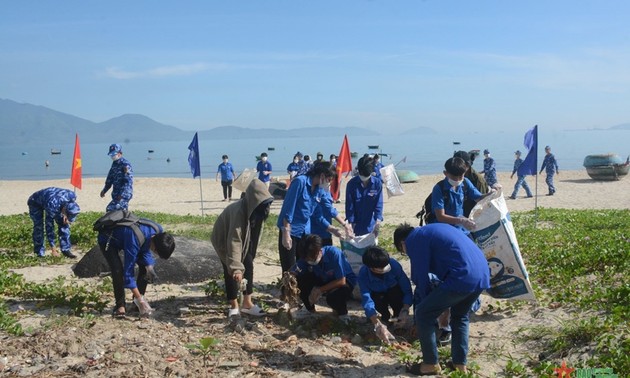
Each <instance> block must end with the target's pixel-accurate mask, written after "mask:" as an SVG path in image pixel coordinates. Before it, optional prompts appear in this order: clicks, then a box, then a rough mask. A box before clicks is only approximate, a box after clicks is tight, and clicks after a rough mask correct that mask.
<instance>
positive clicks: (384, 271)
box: [358, 246, 412, 344]
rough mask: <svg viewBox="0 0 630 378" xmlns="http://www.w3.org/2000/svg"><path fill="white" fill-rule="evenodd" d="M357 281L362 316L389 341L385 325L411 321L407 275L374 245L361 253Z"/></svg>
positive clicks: (410, 299) (377, 333)
mask: <svg viewBox="0 0 630 378" xmlns="http://www.w3.org/2000/svg"><path fill="white" fill-rule="evenodd" d="M358 281H359V288H360V289H361V303H362V305H363V310H364V311H365V316H367V318H368V319H370V321H371V322H372V324H373V325H374V332H375V333H376V336H378V338H379V339H381V341H383V342H384V343H388V344H389V343H390V341H391V340H393V339H394V337H393V336H392V334H391V333H390V332H389V331H388V330H387V326H386V324H388V323H396V324H395V325H396V327H408V326H410V325H411V323H412V320H411V317H410V316H409V307H410V306H411V304H412V292H411V283H410V282H409V277H407V275H406V274H405V272H404V271H403V269H402V266H401V265H400V263H399V262H398V261H396V260H395V259H393V258H391V257H389V254H388V253H387V251H385V250H384V249H383V248H380V247H377V246H373V247H369V248H368V249H367V250H366V251H365V253H364V254H363V266H362V267H361V269H360V270H359V280H358ZM390 307H391V309H392V312H393V317H391V316H392V313H390V310H389V309H390ZM379 314H380V320H379ZM381 321H382V322H383V323H385V324H383V323H381Z"/></svg>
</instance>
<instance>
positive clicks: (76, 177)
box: [70, 134, 82, 189]
mask: <svg viewBox="0 0 630 378" xmlns="http://www.w3.org/2000/svg"><path fill="white" fill-rule="evenodd" d="M81 166H82V164H81V146H79V134H76V138H75V140H74V156H73V157H72V174H71V175H70V184H72V186H74V187H76V188H79V189H81Z"/></svg>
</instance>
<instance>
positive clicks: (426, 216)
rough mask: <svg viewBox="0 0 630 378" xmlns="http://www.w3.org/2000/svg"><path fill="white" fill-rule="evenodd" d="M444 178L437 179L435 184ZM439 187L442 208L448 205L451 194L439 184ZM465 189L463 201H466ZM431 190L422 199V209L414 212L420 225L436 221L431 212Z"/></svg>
mask: <svg viewBox="0 0 630 378" xmlns="http://www.w3.org/2000/svg"><path fill="white" fill-rule="evenodd" d="M442 181H444V180H440V181H438V182H437V183H436V184H435V185H440V184H441V183H442ZM440 189H442V199H443V200H444V208H447V207H448V206H449V203H450V201H451V196H450V195H449V191H448V190H444V187H443V186H442V185H440ZM466 198H467V196H466V191H465V190H464V202H466ZM432 202H433V192H431V193H429V195H428V196H427V198H425V200H424V205H422V209H421V210H420V211H419V212H418V213H417V214H416V218H418V219H420V226H421V227H422V226H424V225H425V224H430V223H438V220H437V217H436V216H435V213H434V212H433V204H432Z"/></svg>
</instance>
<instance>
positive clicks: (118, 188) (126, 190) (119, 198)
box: [101, 144, 133, 211]
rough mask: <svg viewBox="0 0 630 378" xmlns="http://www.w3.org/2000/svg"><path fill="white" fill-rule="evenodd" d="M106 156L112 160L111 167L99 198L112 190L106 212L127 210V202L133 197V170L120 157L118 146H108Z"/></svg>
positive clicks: (120, 152)
mask: <svg viewBox="0 0 630 378" xmlns="http://www.w3.org/2000/svg"><path fill="white" fill-rule="evenodd" d="M108 155H109V156H110V157H111V158H112V160H113V162H112V166H111V168H110V169H109V173H108V174H107V179H106V180H105V187H103V190H102V191H101V198H102V197H105V194H106V193H107V191H108V190H109V189H110V188H112V200H111V202H110V203H109V204H107V208H106V209H105V210H106V211H112V210H120V209H124V210H127V208H128V207H129V201H130V200H131V197H133V170H132V168H131V164H130V163H129V161H128V160H127V159H125V158H124V157H122V147H121V146H120V144H112V145H111V146H109V152H108Z"/></svg>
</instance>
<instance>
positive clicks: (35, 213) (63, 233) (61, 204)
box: [27, 187, 81, 259]
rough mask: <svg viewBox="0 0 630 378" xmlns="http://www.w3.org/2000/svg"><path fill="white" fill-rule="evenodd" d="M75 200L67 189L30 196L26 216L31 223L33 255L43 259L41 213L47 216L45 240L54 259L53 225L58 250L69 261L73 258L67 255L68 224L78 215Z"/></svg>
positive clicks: (47, 189) (36, 193) (50, 190)
mask: <svg viewBox="0 0 630 378" xmlns="http://www.w3.org/2000/svg"><path fill="white" fill-rule="evenodd" d="M76 198H77V196H76V195H75V194H74V192H72V191H71V190H68V189H61V188H54V187H51V188H46V189H42V190H39V191H37V192H35V193H33V194H32V195H31V196H30V197H29V198H28V201H27V204H28V213H29V215H30V217H31V219H32V220H33V251H34V252H35V254H36V255H37V256H39V257H44V255H45V252H46V248H45V247H44V213H46V238H47V239H48V244H50V247H51V248H52V254H53V256H59V253H58V252H57V248H56V247H55V225H54V223H53V222H56V223H57V226H58V227H59V246H60V247H61V253H63V255H64V256H66V257H68V258H72V259H73V258H75V257H76V256H75V255H74V254H73V253H72V252H70V247H71V244H70V223H72V222H74V220H75V219H76V217H77V215H78V214H79V212H80V211H81V209H80V208H79V205H78V204H77V203H76V202H75V201H76Z"/></svg>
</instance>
